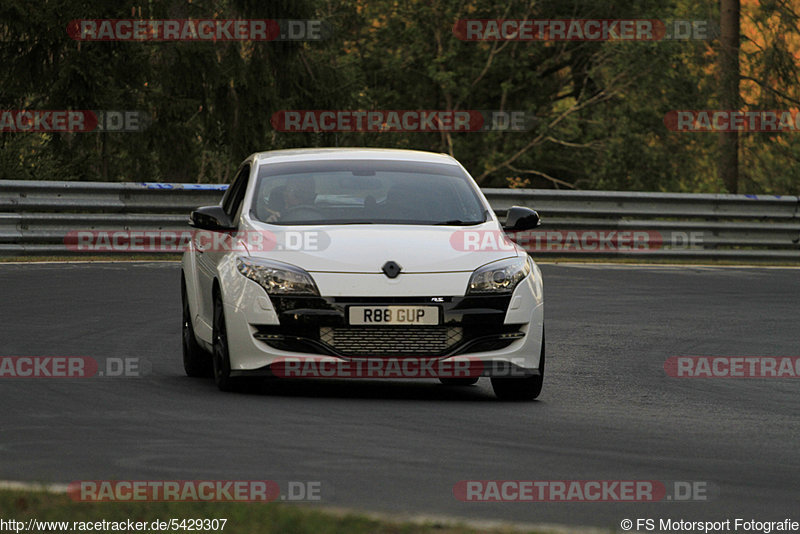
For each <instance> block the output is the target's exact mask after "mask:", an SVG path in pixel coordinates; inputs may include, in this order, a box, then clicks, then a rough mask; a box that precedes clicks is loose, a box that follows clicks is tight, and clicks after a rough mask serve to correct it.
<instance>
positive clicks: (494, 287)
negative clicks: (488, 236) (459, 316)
mask: <svg viewBox="0 0 800 534" xmlns="http://www.w3.org/2000/svg"><path fill="white" fill-rule="evenodd" d="M530 272H531V264H530V261H529V259H528V256H527V255H525V256H519V257H517V258H511V259H508V260H501V261H496V262H494V263H490V264H488V265H484V266H483V267H478V268H477V269H475V272H474V273H472V277H471V278H470V279H469V286H468V287H467V294H468V295H470V294H472V295H475V294H481V293H489V294H498V293H511V292H512V291H514V288H515V287H517V284H519V283H520V282H521V281H522V280H523V279H524V278H525V277H526V276H528V273H530Z"/></svg>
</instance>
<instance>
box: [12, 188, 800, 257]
mask: <svg viewBox="0 0 800 534" xmlns="http://www.w3.org/2000/svg"><path fill="white" fill-rule="evenodd" d="M226 187H227V186H224V185H204V184H161V183H150V182H138V183H97V182H52V181H13V180H5V181H0V255H5V256H9V255H11V256H27V255H58V256H61V255H67V254H70V255H75V254H86V253H85V252H76V251H74V250H70V249H68V248H67V246H66V245H65V237H66V236H67V234H69V233H70V232H74V231H78V230H109V231H110V230H131V231H135V230H151V231H152V230H163V231H181V230H188V229H189V227H188V225H187V215H188V213H189V211H191V210H192V209H194V208H196V207H197V206H203V205H209V204H216V203H217V202H219V199H220V198H221V195H222V193H223V191H224V190H225V188H226ZM483 191H484V194H485V195H486V197H487V198H488V199H489V202H490V203H491V205H492V207H493V209H494V210H495V211H496V212H497V213H498V214H499V215H501V216H502V215H504V214H505V212H506V211H507V210H508V208H510V207H511V206H529V207H532V208H534V209H536V210H537V211H538V212H539V213H540V215H541V216H542V225H541V226H540V227H539V228H538V229H537V230H536V231H534V232H533V233H528V234H525V235H523V236H521V240H520V236H517V241H518V242H520V244H522V245H523V246H526V248H527V249H528V250H529V251H530V252H531V254H532V255H534V257H543V258H546V257H554V256H555V257H578V256H579V257H606V258H608V257H636V258H640V259H642V260H644V261H646V260H647V259H648V258H687V259H726V260H734V261H747V262H750V261H779V262H800V197H797V196H765V195H758V196H756V195H709V194H684V193H638V192H617V191H563V190H550V189H484V190H483ZM637 235H638V236H639V238H640V239H639V241H636V236H637ZM151 254H152V253H151ZM92 255H96V253H94V254H92Z"/></svg>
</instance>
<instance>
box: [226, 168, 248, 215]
mask: <svg viewBox="0 0 800 534" xmlns="http://www.w3.org/2000/svg"><path fill="white" fill-rule="evenodd" d="M249 176H250V165H245V166H244V167H242V169H241V170H240V171H239V174H237V175H236V178H234V180H233V184H232V185H231V186H230V188H228V191H227V193H226V194H225V197H224V198H223V199H222V209H223V210H225V213H227V214H228V217H231V218H233V216H234V215H236V212H237V211H239V206H240V205H241V203H242V199H244V193H245V191H247V179H248V177H249Z"/></svg>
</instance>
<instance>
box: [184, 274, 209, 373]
mask: <svg viewBox="0 0 800 534" xmlns="http://www.w3.org/2000/svg"><path fill="white" fill-rule="evenodd" d="M181 307H182V313H181V315H182V318H183V324H182V326H181V345H182V349H183V370H184V371H185V372H186V375H187V376H191V377H195V378H196V377H210V376H211V374H212V364H211V354H209V353H208V352H207V351H205V350H204V349H203V347H201V346H200V344H199V343H198V342H197V338H195V337H194V327H193V326H192V317H191V312H190V311H189V299H188V298H187V296H186V280H185V279H184V278H183V275H181Z"/></svg>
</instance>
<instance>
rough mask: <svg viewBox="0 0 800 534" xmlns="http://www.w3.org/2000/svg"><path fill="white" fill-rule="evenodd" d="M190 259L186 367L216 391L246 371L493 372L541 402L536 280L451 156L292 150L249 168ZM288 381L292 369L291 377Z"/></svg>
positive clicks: (185, 269)
mask: <svg viewBox="0 0 800 534" xmlns="http://www.w3.org/2000/svg"><path fill="white" fill-rule="evenodd" d="M190 224H191V225H192V226H193V227H195V228H196V229H197V230H196V231H195V232H194V234H193V241H192V246H191V247H189V249H188V250H187V252H185V253H184V255H183V261H182V277H181V294H182V301H183V363H184V368H185V370H186V373H187V374H188V375H189V376H204V375H211V374H212V373H213V376H214V378H215V380H216V383H217V385H218V386H219V388H220V389H221V390H225V391H227V390H231V389H234V388H235V387H236V385H237V384H238V383H239V382H240V381H241V378H242V377H247V376H269V377H291V376H298V377H300V376H305V377H309V376H315V377H319V376H322V377H356V378H364V377H382V378H386V377H389V378H393V377H396V378H425V377H436V378H438V379H439V380H440V381H441V382H443V383H445V384H449V385H471V384H474V383H475V382H477V380H478V379H479V378H480V377H482V376H483V377H490V378H491V383H492V386H493V389H494V391H495V394H496V395H497V396H498V397H499V398H501V399H513V400H525V399H533V398H536V397H537V396H538V395H539V393H540V391H541V388H542V381H543V378H544V364H545V341H544V314H543V290H542V276H541V272H540V270H539V268H538V266H537V265H536V264H535V263H534V261H533V260H532V259H531V258H530V257H529V256H528V254H527V253H526V252H525V251H524V250H523V249H522V248H521V247H519V246H517V245H516V244H515V243H513V242H512V241H510V240H508V239H506V238H505V232H509V233H513V232H517V231H526V230H530V229H532V228H534V227H536V226H537V225H538V224H539V216H538V214H537V213H536V212H535V211H533V210H531V209H529V208H522V207H513V208H511V209H510V210H509V211H508V215H507V220H506V224H505V226H503V225H501V223H500V222H499V221H498V219H497V217H496V216H495V214H494V212H493V211H492V209H491V207H490V205H489V203H488V202H487V200H486V198H485V197H484V196H483V194H482V193H481V190H480V189H479V188H478V186H477V184H476V183H475V181H474V180H473V179H472V177H471V176H470V175H469V173H468V172H467V171H466V170H465V169H464V167H462V166H461V164H459V163H458V161H456V160H455V159H453V158H452V157H450V156H448V155H444V154H434V153H429V152H420V151H411V150H385V149H361V148H358V149H350V148H324V149H296V150H276V151H271V152H262V153H258V154H253V155H251V156H250V157H248V158H247V159H246V160H245V161H244V162H243V163H242V164H241V166H240V168H239V170H238V172H237V173H236V176H235V178H234V180H233V184H232V185H231V186H230V187H229V188H228V190H227V191H226V193H225V195H224V197H223V199H222V201H221V203H220V204H219V205H218V206H206V207H202V208H198V209H197V210H196V211H193V212H192V214H191V219H190ZM292 373H295V374H292Z"/></svg>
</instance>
